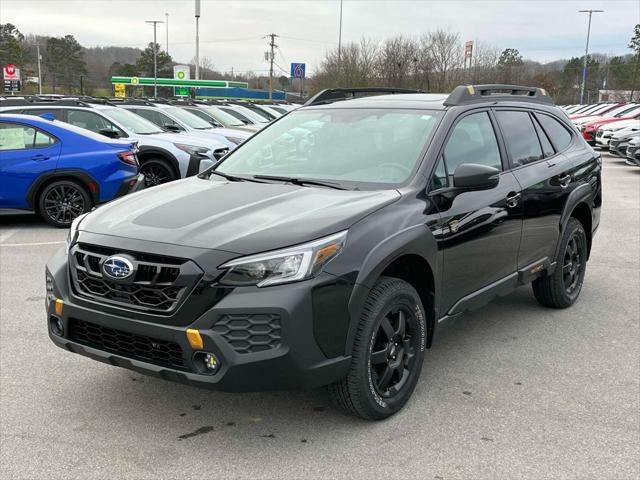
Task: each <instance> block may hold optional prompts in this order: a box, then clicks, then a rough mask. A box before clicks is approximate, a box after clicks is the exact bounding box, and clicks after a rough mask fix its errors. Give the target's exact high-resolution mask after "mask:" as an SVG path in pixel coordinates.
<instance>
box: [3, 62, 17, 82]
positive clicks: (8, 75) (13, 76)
mask: <svg viewBox="0 0 640 480" xmlns="http://www.w3.org/2000/svg"><path fill="white" fill-rule="evenodd" d="M2 77H3V78H4V79H5V80H20V69H19V68H16V66H15V65H12V64H11V63H9V64H7V65H5V66H4V68H3V69H2Z"/></svg>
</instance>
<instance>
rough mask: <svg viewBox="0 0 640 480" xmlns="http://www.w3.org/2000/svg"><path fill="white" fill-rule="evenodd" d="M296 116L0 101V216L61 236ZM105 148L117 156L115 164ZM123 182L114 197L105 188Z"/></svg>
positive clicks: (137, 103)
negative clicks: (93, 213)
mask: <svg viewBox="0 0 640 480" xmlns="http://www.w3.org/2000/svg"><path fill="white" fill-rule="evenodd" d="M295 107H296V106H295V105H291V104H276V103H272V104H271V103H270V104H269V105H264V106H258V105H257V104H254V103H251V102H233V103H232V102H204V101H192V100H181V99H172V100H167V99H157V98H134V99H116V98H110V99H106V98H94V97H60V96H46V97H45V96H32V97H4V98H0V185H1V186H2V188H1V189H0V210H2V211H7V210H11V211H13V210H16V211H24V210H27V211H35V212H38V213H40V214H41V215H42V216H43V217H44V218H45V220H46V221H47V222H49V223H51V224H53V225H55V226H59V227H66V226H69V225H70V224H71V222H72V221H73V219H74V218H75V217H76V216H78V215H80V214H82V213H85V212H87V211H89V210H91V208H93V207H94V206H95V205H97V204H99V203H103V202H106V201H109V200H111V199H113V198H115V197H116V196H121V195H124V194H126V193H129V192H130V191H132V190H135V189H140V188H143V187H151V186H155V185H159V184H162V183H166V182H170V181H172V180H176V179H179V178H185V177H189V176H192V175H195V174H197V173H199V172H201V171H203V170H205V169H206V168H208V167H210V166H211V165H213V164H214V163H215V162H217V161H218V160H220V159H221V158H222V157H224V156H225V155H226V154H227V153H228V152H229V151H231V150H233V149H234V148H235V147H236V146H238V145H239V144H241V143H242V142H244V141H245V140H246V139H247V138H249V136H251V135H252V134H253V133H255V132H256V131H258V130H259V129H261V128H262V127H263V126H264V125H266V124H268V123H269V122H271V121H272V120H274V119H275V118H277V117H279V116H282V115H283V114H284V113H286V112H287V111H289V110H291V109H293V108H295ZM21 132H22V133H21ZM114 148H116V149H117V148H120V149H122V151H120V150H118V151H116V152H115V154H114V152H112V150H113V149H114ZM96 152H99V153H96ZM105 152H107V153H105ZM127 152H128V153H127ZM121 154H122V155H121ZM123 158H124V159H123ZM125 159H126V160H128V162H127V161H126V160H125ZM133 170H135V171H133ZM123 178H125V179H126V181H124V183H123V184H122V186H121V187H119V188H117V189H115V191H114V190H113V188H112V186H113V184H114V182H115V183H117V182H119V181H120V180H122V179H123ZM16 179H19V181H16ZM52 198H53V200H52ZM54 200H55V201H54ZM51 202H53V203H51ZM54 203H55V205H56V207H55V208H53V207H52V206H51V205H54ZM45 207H47V208H45Z"/></svg>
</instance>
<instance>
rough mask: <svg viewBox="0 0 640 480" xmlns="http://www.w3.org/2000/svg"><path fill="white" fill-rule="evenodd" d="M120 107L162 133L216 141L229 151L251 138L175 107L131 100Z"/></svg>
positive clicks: (242, 132)
mask: <svg viewBox="0 0 640 480" xmlns="http://www.w3.org/2000/svg"><path fill="white" fill-rule="evenodd" d="M120 107H122V108H124V109H126V110H128V111H130V112H133V113H135V114H136V115H140V116H141V117H143V118H146V119H147V120H149V121H150V122H151V123H153V124H155V125H157V126H158V127H160V128H162V129H163V130H164V131H167V132H173V133H182V132H186V133H187V134H189V135H192V136H194V137H200V138H203V139H213V140H217V141H220V142H222V143H226V144H227V146H228V147H229V149H230V150H233V149H234V148H235V147H236V146H238V145H240V144H241V143H242V142H244V141H245V140H246V139H247V138H249V137H250V136H251V134H250V133H248V132H246V131H243V130H234V129H230V128H215V127H214V126H213V125H211V123H209V122H207V121H206V120H203V119H202V118H200V117H199V116H197V115H194V114H193V113H191V112H188V111H187V110H185V109H183V108H180V107H177V106H175V105H169V104H164V103H154V102H151V101H147V100H137V99H132V100H129V101H125V102H123V103H122V105H120Z"/></svg>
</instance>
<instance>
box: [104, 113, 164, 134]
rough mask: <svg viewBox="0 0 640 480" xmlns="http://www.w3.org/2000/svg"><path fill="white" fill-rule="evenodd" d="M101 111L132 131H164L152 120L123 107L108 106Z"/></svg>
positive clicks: (143, 132) (146, 132) (140, 132)
mask: <svg viewBox="0 0 640 480" xmlns="http://www.w3.org/2000/svg"><path fill="white" fill-rule="evenodd" d="M100 112H101V113H105V114H106V115H108V116H109V117H111V118H112V119H113V120H115V121H116V122H118V123H119V124H120V125H122V126H123V127H124V128H126V129H127V130H129V131H130V132H133V133H137V134H140V135H149V134H152V133H163V131H162V130H161V129H160V128H158V126H157V125H154V124H153V123H151V122H150V121H148V120H146V119H144V118H142V117H141V116H139V115H136V114H135V113H131V112H128V111H127V110H124V109H121V108H106V109H104V110H100Z"/></svg>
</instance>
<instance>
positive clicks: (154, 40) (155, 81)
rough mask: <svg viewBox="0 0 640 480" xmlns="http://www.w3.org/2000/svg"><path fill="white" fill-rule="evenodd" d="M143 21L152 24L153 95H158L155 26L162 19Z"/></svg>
mask: <svg viewBox="0 0 640 480" xmlns="http://www.w3.org/2000/svg"><path fill="white" fill-rule="evenodd" d="M145 23H149V24H151V25H153V96H154V97H157V96H158V58H157V57H158V42H157V37H156V28H157V26H158V24H159V23H164V22H163V21H162V20H147V21H146V22H145Z"/></svg>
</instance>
